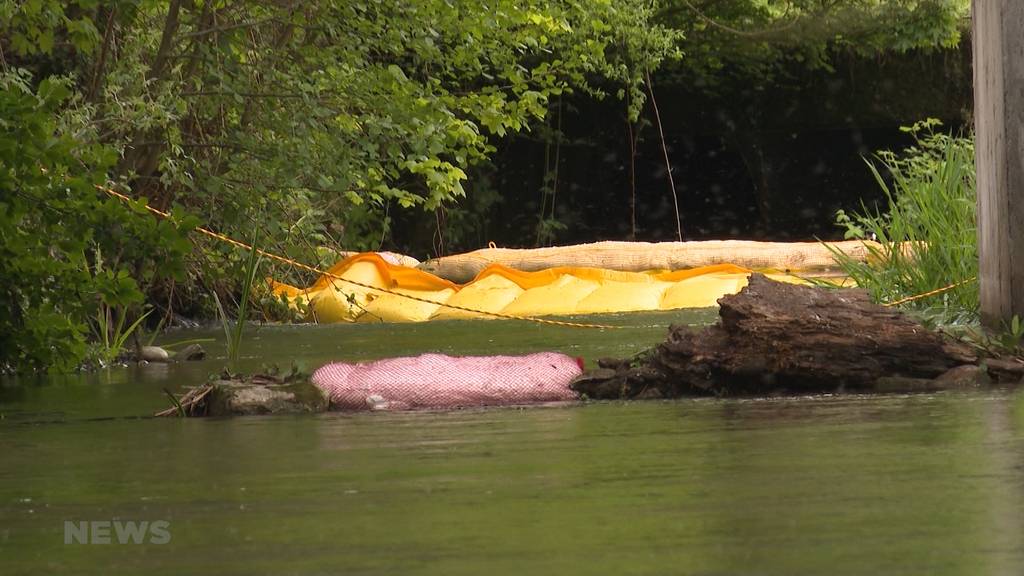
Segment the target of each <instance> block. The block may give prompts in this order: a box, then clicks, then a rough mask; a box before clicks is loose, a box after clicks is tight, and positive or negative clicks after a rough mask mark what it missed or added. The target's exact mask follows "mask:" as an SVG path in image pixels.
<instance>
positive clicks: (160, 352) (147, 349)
mask: <svg viewBox="0 0 1024 576" xmlns="http://www.w3.org/2000/svg"><path fill="white" fill-rule="evenodd" d="M170 358H171V355H170V354H168V353H167V350H164V349H163V348H161V347H159V346H143V347H142V349H141V350H140V351H139V359H140V360H145V361H146V362H167V361H169V360H170Z"/></svg>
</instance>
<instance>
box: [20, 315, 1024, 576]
mask: <svg viewBox="0 0 1024 576" xmlns="http://www.w3.org/2000/svg"><path fill="white" fill-rule="evenodd" d="M711 319H713V312H712V311H697V312H692V313H686V314H680V313H679V312H674V313H654V314H630V315H622V316H610V317H609V316H601V317H593V318H590V320H599V321H604V322H610V323H617V324H620V325H623V326H629V328H626V329H621V330H604V331H596V330H587V331H582V330H579V329H571V328H555V327H547V326H538V325H532V324H521V323H516V322H503V321H470V322H450V323H429V324H416V325H386V326H385V325H376V326H366V325H360V326H356V325H335V326H272V327H271V326H268V327H262V328H260V329H258V330H255V331H250V332H249V334H250V336H249V337H248V339H247V341H246V343H245V347H244V349H243V356H244V366H243V368H246V369H250V370H252V369H258V368H259V367H260V365H261V364H264V363H279V364H284V365H287V364H289V363H292V362H295V363H298V364H299V365H302V366H305V367H306V368H307V369H308V368H313V367H316V366H318V365H319V364H321V363H323V362H325V361H328V360H334V359H348V360H355V359H370V358H379V357H383V356H391V355H402V354H414V353H419V352H424V351H441V352H448V353H455V354H485V353H519V352H531V351H537V350H548V349H550V350H560V351H564V352H566V353H569V354H572V355H579V356H583V357H585V358H586V359H588V361H593V360H594V359H595V358H597V357H600V356H620V357H622V356H628V355H630V354H633V353H635V352H638V351H640V350H642V349H644V348H646V347H648V346H651V345H652V344H654V343H656V342H657V341H658V340H660V339H661V338H662V337H663V336H664V334H665V331H666V329H667V326H668V323H669V322H676V323H690V324H694V325H699V324H702V323H706V322H708V321H710V320H711ZM201 336H212V337H216V336H217V334H216V333H215V332H213V331H206V332H204V331H189V332H181V333H177V334H172V335H171V336H169V337H168V338H167V340H168V341H170V340H175V339H180V338H192V337H201ZM207 348H208V350H209V351H210V352H211V358H210V359H208V360H206V361H204V362H198V363H190V364H182V365H170V366H167V365H149V366H141V367H135V368H116V369H111V370H108V371H102V372H99V373H95V374H89V375H84V376H82V375H78V376H64V377H48V378H42V379H32V380H26V379H22V380H20V381H18V380H6V381H3V383H2V385H0V416H2V420H0V521H2V523H0V574H4V575H12V574H33V575H36V574H147V575H160V574H168V575H171V574H173V575H183V574H224V575H227V574H238V575H251V574H275V575H278V574H303V575H306V574H474V575H476V574H486V573H489V574H516V575H519V574H523V575H525V574H669V573H673V574H702V575H720V574H751V575H755V574H872V575H876V574H972V575H973V574H999V575H1002V574H1006V575H1011V574H1014V575H1015V574H1022V573H1024V394H1021V393H1018V392H1016V391H1013V390H994V391H986V392H980V393H943V394H927V395H925V394H921V395H882V396H816V397H805V398H767V399H725V400H717V399H701V400H680V401H648V402H635V403H625V402H606V403H589V404H573V405H558V406H542V407H535V408H525V409H524V408H504V409H486V410H462V411H450V412H420V413H361V414H323V415H315V416H302V417H291V416H279V417H250V418H234V419H188V420H178V419H153V418H148V417H146V415H147V414H151V413H153V412H154V411H156V410H159V409H162V408H165V407H166V406H167V405H168V401H167V399H166V397H165V396H164V392H163V390H164V389H167V390H170V391H172V392H179V391H180V390H181V389H182V388H183V387H184V386H187V385H191V384H195V383H196V382H199V381H202V380H204V379H205V378H206V376H207V375H208V374H209V373H210V372H211V371H215V370H217V369H218V368H219V367H221V366H223V364H224V360H223V348H222V347H220V346H218V345H217V344H216V343H214V344H208V345H207ZM82 522H96V523H103V522H109V523H110V524H108V526H113V525H114V524H118V523H120V524H121V525H125V523H128V522H134V523H136V526H141V522H147V523H162V524H161V525H160V526H161V527H162V528H163V529H164V532H165V533H166V534H165V536H167V537H169V542H166V543H163V544H160V543H156V542H159V541H162V540H166V538H162V539H161V538H159V536H160V533H158V532H157V531H155V530H152V531H150V532H147V533H143V534H142V543H140V544H135V543H132V542H131V540H130V539H128V541H127V542H126V543H123V544H122V543H118V538H117V536H115V535H114V528H110V537H109V538H108V539H109V540H110V542H111V543H110V544H102V543H93V544H90V543H88V542H90V541H92V542H96V541H97V539H95V538H94V539H93V540H89V539H88V538H85V539H83V537H82V536H81V534H78V535H77V536H75V537H71V538H70V540H69V541H70V543H66V540H68V539H69V532H68V530H69V529H68V524H70V525H72V526H74V527H80V523H82ZM96 534H97V533H96V532H94V533H93V536H95V535H96ZM100 534H101V536H102V533H100ZM83 541H84V542H86V543H83ZM98 541H104V540H103V539H102V538H99V540H98Z"/></svg>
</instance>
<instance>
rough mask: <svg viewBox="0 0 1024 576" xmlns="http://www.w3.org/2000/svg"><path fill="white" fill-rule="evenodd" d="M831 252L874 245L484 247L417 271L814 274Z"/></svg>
mask: <svg viewBox="0 0 1024 576" xmlns="http://www.w3.org/2000/svg"><path fill="white" fill-rule="evenodd" d="M829 248H833V249H836V250H839V251H841V252H843V253H844V254H846V255H848V256H850V257H851V258H854V259H855V260H860V261H863V260H866V259H867V258H868V257H869V255H870V251H871V248H876V249H881V245H880V244H878V243H876V242H862V241H860V240H848V241H843V242H825V243H822V242H755V241H749V240H708V241H693V242H656V243H652V242H613V241H605V242H594V243H591V244H578V245H575V246H554V247H550V248H532V249H516V248H484V249H482V250H476V251H473V252H467V253H465V254H457V255H454V256H445V257H443V258H435V259H433V260H428V261H426V262H424V263H422V264H420V265H419V266H418V267H419V269H420V270H423V271H424V272H429V273H430V274H433V275H435V276H438V277H440V278H443V279H445V280H449V281H451V282H457V283H465V282H470V281H471V280H472V279H473V278H475V277H476V276H477V275H478V274H480V273H481V272H482V271H483V270H484V269H486V268H487V267H488V266H490V265H492V264H498V265H501V266H504V267H506V268H512V269H515V270H520V271H523V272H536V271H539V270H547V269H550V268H559V267H581V268H601V269H605V270H615V271H619V272H646V271H652V270H657V271H672V270H685V269H692V268H701V267H704V266H713V265H716V264H733V265H735V266H739V267H741V268H747V269H750V270H776V271H779V272H783V273H790V272H792V273H802V274H810V273H819V272H824V271H829V270H835V269H836V263H835V260H834V258H833V255H832V252H831V251H830V250H829Z"/></svg>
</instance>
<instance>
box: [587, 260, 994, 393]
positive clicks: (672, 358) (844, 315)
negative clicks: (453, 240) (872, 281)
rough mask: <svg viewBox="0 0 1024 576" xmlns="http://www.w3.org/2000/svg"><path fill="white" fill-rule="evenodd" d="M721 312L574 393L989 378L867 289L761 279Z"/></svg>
mask: <svg viewBox="0 0 1024 576" xmlns="http://www.w3.org/2000/svg"><path fill="white" fill-rule="evenodd" d="M719 304H720V306H721V308H720V312H719V314H720V321H719V322H718V323H717V324H716V325H714V326H710V327H708V328H705V329H704V330H701V331H699V332H694V331H693V330H692V329H689V328H687V327H677V326H672V327H671V328H670V329H669V335H668V338H667V340H666V341H665V342H663V343H662V344H660V345H658V346H657V347H656V348H655V349H653V350H651V351H650V352H649V353H647V354H646V355H645V356H643V357H641V358H637V359H633V360H602V361H601V362H600V363H599V364H600V365H601V367H602V368H601V369H599V370H596V371H593V372H590V373H588V374H585V375H584V376H582V377H580V378H579V379H578V380H577V381H576V382H575V383H574V384H573V387H574V389H575V390H577V391H578V392H581V393H584V394H586V395H587V396H589V397H591V398H635V397H676V396H686V395H729V394H744V395H762V394H772V393H777V392H784V393H796V394H799V393H817V392H834V391H902V390H908V391H909V390H921V389H934V388H948V387H959V386H965V385H975V384H979V383H982V382H983V381H984V378H985V377H986V375H985V374H984V372H985V371H984V370H983V369H979V368H977V367H973V368H971V367H968V368H958V367H960V366H965V365H967V366H970V365H974V364H976V363H977V362H978V357H977V354H975V352H974V349H973V348H971V347H970V346H967V345H966V344H963V343H960V342H954V341H952V340H950V339H948V338H947V337H946V336H943V335H942V334H938V333H936V332H932V331H930V330H928V329H927V328H925V327H924V326H922V325H921V324H920V323H918V322H916V321H914V320H912V319H911V318H909V317H908V316H906V315H904V314H902V313H901V312H899V311H897V310H895V309H892V308H885V307H882V306H879V305H877V304H874V303H872V302H871V301H870V299H869V297H868V294H867V292H866V291H863V290H858V289H841V290H836V289H825V288H815V287H809V286H797V285H792V284H784V283H780V282H774V281H772V280H769V279H767V278H765V277H764V276H761V275H759V274H755V275H753V276H752V277H751V279H750V283H749V285H748V286H747V287H746V288H744V289H743V290H742V291H741V292H740V293H739V294H735V295H730V296H725V297H723V298H721V299H720V300H719ZM952 369H957V370H955V371H953V372H951V370H952ZM1004 371H1005V370H1004ZM943 375H945V376H943ZM940 377H941V378H940Z"/></svg>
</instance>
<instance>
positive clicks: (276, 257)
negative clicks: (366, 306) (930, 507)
mask: <svg viewBox="0 0 1024 576" xmlns="http://www.w3.org/2000/svg"><path fill="white" fill-rule="evenodd" d="M96 188H97V189H98V190H101V191H103V192H106V193H107V194H110V195H111V196H114V197H116V198H120V199H121V200H124V201H125V202H132V201H133V200H132V198H130V197H128V196H125V195H124V194H121V193H120V192H117V191H115V190H112V189H110V188H106V187H104V186H100V185H98V184H97V185H96ZM145 208H146V210H149V211H150V212H152V213H153V214H156V215H157V216H160V217H161V218H170V216H171V215H170V214H168V213H167V212H163V211H161V210H157V209H156V208H153V207H152V206H150V205H149V204H146V206H145ZM196 231H197V232H199V233H201V234H205V235H207V236H209V237H211V238H214V239H216V240H220V241H221V242H227V243H228V244H231V245H233V246H236V247H238V248H243V249H245V250H255V251H256V252H257V253H258V254H260V255H261V256H265V257H267V258H270V259H272V260H276V261H278V262H282V263H284V264H288V265H289V266H294V267H296V268H299V269H301V270H305V271H307V272H313V273H314V274H320V275H323V276H326V277H328V278H331V279H332V280H340V281H342V282H347V283H349V284H352V285H354V286H359V287H360V288H365V289H368V290H374V291H377V292H384V293H386V294H394V295H396V296H401V297H402V298H408V299H409V300H415V301H417V302H423V303H424V304H434V305H437V306H443V307H445V308H451V309H453V310H461V311H463V312H470V313H473V314H483V315H486V316H494V317H495V318H503V319H506V320H523V321H527V322H536V323H538V324H548V325H552V326H568V327H571V328H608V329H615V328H625V326H611V325H607V324H587V323H581V322H564V321H561V320H546V319H543V318H534V317H532V316H518V315H515V314H503V313H501V312H488V311H486V310H476V309H474V308H467V307H465V306H457V305H455V304H448V303H445V302H437V301H435V300H429V299H427V298H420V297H419V296H413V295H411V294H403V293H401V292H395V291H393V290H388V289H387V288H378V287H376V286H373V285H371V284H364V283H362V282H357V281H355V280H349V279H348V278H342V277H341V276H338V275H337V274H333V273H331V272H329V271H326V270H320V269H319V268H316V267H313V266H310V265H308V264H303V263H302V262H299V261H297V260H292V259H291V258H287V257H285V256H279V255H277V254H274V253H272V252H267V251H266V250H261V249H259V248H254V247H253V246H250V245H249V244H246V243H245V242H241V241H239V240H235V239H234V238H231V237H229V236H225V235H224V234H220V233H218V232H214V231H212V230H208V229H206V228H203V227H201V226H197V227H196ZM974 280H977V276H972V277H970V278H968V279H966V280H961V281H959V282H955V283H953V284H950V285H949V286H943V287H942V288H936V289H935V290H931V291H929V292H925V293H923V294H915V295H913V296H907V297H906V298H901V299H899V300H896V301H895V302H886V303H883V304H882V306H885V307H891V306H899V305H900V304H906V303H907V302H913V301H915V300H920V299H922V298H927V297H929V296H935V295H937V294H942V293H943V292H948V291H950V290H952V289H954V288H956V287H958V286H962V285H964V284H967V283H968V282H973V281H974Z"/></svg>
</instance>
